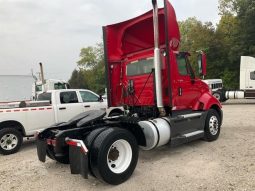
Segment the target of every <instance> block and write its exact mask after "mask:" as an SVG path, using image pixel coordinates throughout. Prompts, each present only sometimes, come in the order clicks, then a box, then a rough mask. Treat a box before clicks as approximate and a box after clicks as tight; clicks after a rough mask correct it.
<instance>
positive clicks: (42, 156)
mask: <svg viewBox="0 0 255 191" xmlns="http://www.w3.org/2000/svg"><path fill="white" fill-rule="evenodd" d="M36 147H37V156H38V159H39V160H40V161H41V162H45V161H46V148H47V142H46V140H39V139H37V140H36Z"/></svg>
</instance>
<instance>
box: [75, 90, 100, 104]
mask: <svg viewBox="0 0 255 191" xmlns="http://www.w3.org/2000/svg"><path fill="white" fill-rule="evenodd" d="M80 94H81V98H82V101H83V102H98V101H99V97H98V96H96V95H95V94H93V93H91V92H88V91H80Z"/></svg>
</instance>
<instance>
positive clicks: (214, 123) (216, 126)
mask: <svg viewBox="0 0 255 191" xmlns="http://www.w3.org/2000/svg"><path fill="white" fill-rule="evenodd" d="M220 125H221V119H220V117H219V114H218V113H217V111H215V110H214V109H210V110H209V111H208V113H207V117H206V121H205V136H204V139H205V140H206V141H209V142H210V141H215V140H216V139H218V137H219V135H220Z"/></svg>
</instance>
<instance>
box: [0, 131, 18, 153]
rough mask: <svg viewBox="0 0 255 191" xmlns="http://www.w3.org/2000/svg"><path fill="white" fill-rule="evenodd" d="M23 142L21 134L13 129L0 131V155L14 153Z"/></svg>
mask: <svg viewBox="0 0 255 191" xmlns="http://www.w3.org/2000/svg"><path fill="white" fill-rule="evenodd" d="M22 142H23V137H22V135H21V133H20V132H19V131H18V130H17V129H15V128H5V129H2V130H0V153H1V154H4V155H9V154H13V153H16V152H17V151H18V150H19V149H20V146H21V144H22Z"/></svg>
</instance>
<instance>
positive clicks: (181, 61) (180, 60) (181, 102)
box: [174, 53, 201, 110]
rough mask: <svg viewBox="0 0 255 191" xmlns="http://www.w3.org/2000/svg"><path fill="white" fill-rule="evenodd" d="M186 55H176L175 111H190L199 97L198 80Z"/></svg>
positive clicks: (199, 84)
mask: <svg viewBox="0 0 255 191" xmlns="http://www.w3.org/2000/svg"><path fill="white" fill-rule="evenodd" d="M188 56H189V54H188V53H178V54H176V63H175V64H176V66H177V67H176V69H177V72H176V75H175V76H176V79H175V81H174V83H175V103H174V106H176V109H177V110H186V109H192V106H193V105H194V104H195V103H196V101H197V100H198V98H199V97H200V95H201V93H200V86H201V83H200V81H199V80H196V78H195V74H194V72H193V70H192V68H191V65H190V63H189V60H188Z"/></svg>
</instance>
